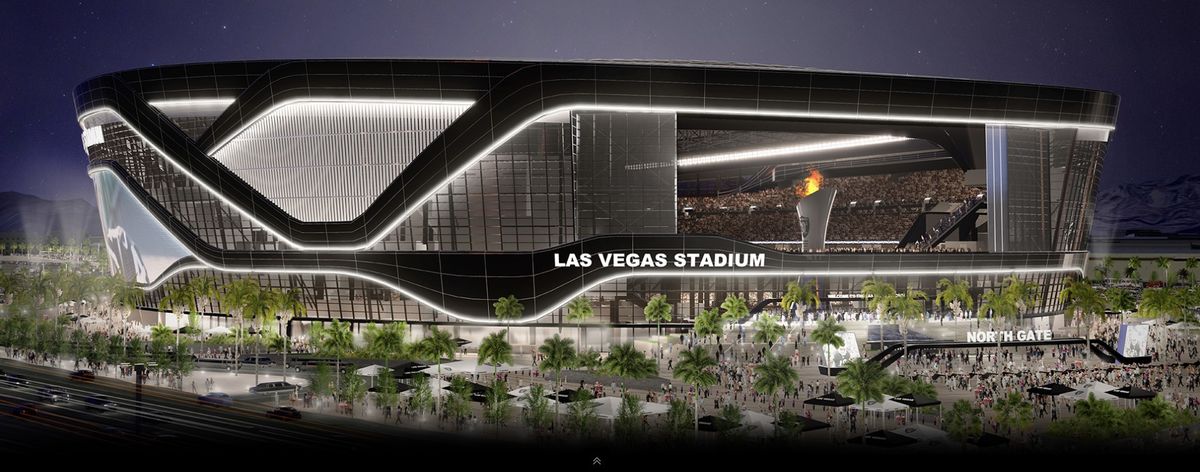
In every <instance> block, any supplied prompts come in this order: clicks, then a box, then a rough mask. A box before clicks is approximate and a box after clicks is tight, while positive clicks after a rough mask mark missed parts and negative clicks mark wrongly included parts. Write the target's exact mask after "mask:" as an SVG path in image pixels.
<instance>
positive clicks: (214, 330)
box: [204, 326, 233, 334]
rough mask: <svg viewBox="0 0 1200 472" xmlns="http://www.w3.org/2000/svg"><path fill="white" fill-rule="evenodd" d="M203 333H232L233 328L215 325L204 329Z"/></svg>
mask: <svg viewBox="0 0 1200 472" xmlns="http://www.w3.org/2000/svg"><path fill="white" fill-rule="evenodd" d="M204 333H205V334H231V333H233V330H231V329H229V328H226V327H224V326H217V327H215V328H208V329H206V330H204Z"/></svg>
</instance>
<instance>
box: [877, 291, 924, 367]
mask: <svg viewBox="0 0 1200 472" xmlns="http://www.w3.org/2000/svg"><path fill="white" fill-rule="evenodd" d="M928 299H929V296H928V295H925V292H922V291H920V290H913V289H909V290H908V291H907V292H905V294H904V295H896V296H895V297H894V298H893V299H892V300H891V301H889V302H888V309H887V312H885V317H887V318H888V320H889V321H894V322H896V324H897V325H898V326H899V327H900V336H901V337H903V338H904V355H905V356H906V357H907V356H908V328H909V325H910V324H912V323H913V322H914V321H924V320H925V303H924V301H925V300H928Z"/></svg>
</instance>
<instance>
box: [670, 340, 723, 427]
mask: <svg viewBox="0 0 1200 472" xmlns="http://www.w3.org/2000/svg"><path fill="white" fill-rule="evenodd" d="M716 366H717V360H716V359H713V357H712V355H710V354H709V353H708V351H706V350H705V349H704V348H702V347H700V346H696V347H694V348H692V349H690V350H687V351H683V352H681V353H679V362H678V363H676V364H675V377H677V378H678V379H679V380H682V381H684V382H686V383H688V384H689V385H691V386H692V388H693V389H694V390H695V393H694V394H693V395H692V411H693V413H694V415H695V418H693V423H694V425H693V427H694V428H695V430H699V428H700V391H701V390H703V389H706V388H709V387H711V386H713V385H716V384H717V374H716V373H714V372H713V371H712V370H713V369H714V368H715V367H716Z"/></svg>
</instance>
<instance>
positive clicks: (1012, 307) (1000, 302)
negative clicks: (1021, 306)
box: [977, 289, 1017, 347]
mask: <svg viewBox="0 0 1200 472" xmlns="http://www.w3.org/2000/svg"><path fill="white" fill-rule="evenodd" d="M981 299H982V300H983V302H982V303H980V304H979V313H977V315H978V317H979V318H983V316H984V315H985V314H987V313H991V315H992V323H993V324H994V323H995V321H996V320H997V319H1001V318H1002V319H1004V320H1008V321H1010V322H1011V320H1014V319H1016V316H1017V305H1016V303H1014V302H1013V299H1012V297H1011V296H1008V295H1006V294H1005V293H1004V292H1003V291H1000V292H994V291H992V289H987V290H984V291H983V297H981ZM996 346H997V347H999V346H1000V338H999V337H996Z"/></svg>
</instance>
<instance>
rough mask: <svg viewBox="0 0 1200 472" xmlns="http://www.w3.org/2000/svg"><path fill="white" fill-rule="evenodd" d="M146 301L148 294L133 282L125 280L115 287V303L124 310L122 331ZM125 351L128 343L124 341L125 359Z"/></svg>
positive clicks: (122, 349) (122, 348) (122, 347)
mask: <svg viewBox="0 0 1200 472" xmlns="http://www.w3.org/2000/svg"><path fill="white" fill-rule="evenodd" d="M145 299H146V292H144V291H142V289H141V288H138V286H137V285H134V284H133V283H132V282H126V281H124V280H121V281H120V283H118V284H117V285H116V286H115V287H114V290H113V303H116V305H117V306H119V307H121V309H122V317H121V326H122V329H124V326H125V324H126V323H128V321H129V317H130V316H131V315H133V312H134V310H137V309H138V307H140V306H141V305H142V301H143V300H145ZM124 338H125V337H124V336H122V339H124ZM125 350H126V343H125V342H124V341H122V344H121V355H122V357H124V355H125Z"/></svg>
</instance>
